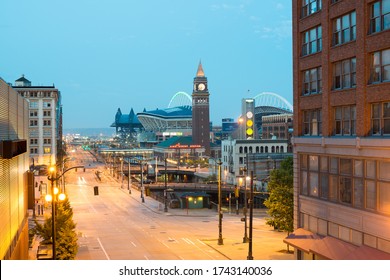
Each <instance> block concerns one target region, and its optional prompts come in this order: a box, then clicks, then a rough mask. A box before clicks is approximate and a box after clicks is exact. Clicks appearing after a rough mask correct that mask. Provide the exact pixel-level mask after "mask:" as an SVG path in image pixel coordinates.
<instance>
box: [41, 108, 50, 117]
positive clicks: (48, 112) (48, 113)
mask: <svg viewBox="0 0 390 280" xmlns="http://www.w3.org/2000/svg"><path fill="white" fill-rule="evenodd" d="M43 116H44V117H50V116H51V111H47V110H45V111H43Z"/></svg>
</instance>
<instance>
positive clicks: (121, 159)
mask: <svg viewBox="0 0 390 280" xmlns="http://www.w3.org/2000/svg"><path fill="white" fill-rule="evenodd" d="M119 160H120V162H121V189H123V158H122V157H121V158H119Z"/></svg>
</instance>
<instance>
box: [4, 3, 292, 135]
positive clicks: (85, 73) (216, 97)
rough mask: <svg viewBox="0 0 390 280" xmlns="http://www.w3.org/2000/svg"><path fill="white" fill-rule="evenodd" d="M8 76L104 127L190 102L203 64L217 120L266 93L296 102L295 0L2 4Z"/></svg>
mask: <svg viewBox="0 0 390 280" xmlns="http://www.w3.org/2000/svg"><path fill="white" fill-rule="evenodd" d="M1 6H2V7H1V10H2V16H1V17H0V36H1V44H0V57H1V59H0V77H1V78H2V79H3V80H5V81H6V82H8V83H12V84H14V82H15V80H17V79H18V78H20V77H21V75H25V77H26V78H27V79H28V80H30V81H31V82H32V85H33V86H34V85H35V86H48V85H53V84H54V85H55V87H56V88H57V89H59V90H60V92H61V94H62V105H63V126H64V128H65V129H70V128H105V127H109V126H110V125H111V124H112V123H113V122H114V120H115V114H116V112H117V110H118V108H120V109H121V111H122V113H124V114H128V113H129V112H130V110H131V109H133V110H134V112H135V113H139V112H142V111H143V110H144V109H146V110H147V111H149V110H155V109H157V108H159V109H163V108H168V104H169V101H170V100H171V98H172V97H173V96H174V95H175V93H177V92H180V91H183V92H186V93H188V94H190V95H191V93H192V88H193V80H194V77H195V76H196V72H197V68H198V64H199V62H200V61H201V63H202V66H203V70H204V72H205V76H206V77H207V79H208V87H209V92H210V120H211V121H212V122H213V125H221V123H222V119H223V118H233V119H237V118H238V117H239V116H240V111H241V100H242V99H243V98H254V97H255V96H256V95H258V94H260V93H263V92H273V93H276V94H278V95H280V96H282V97H284V98H285V99H287V100H288V101H289V102H290V103H292V95H293V94H292V34H291V30H292V20H291V18H292V12H291V0H276V1H265V0H196V1H195V0H194V1H188V0H186V1H184V0H142V1H140V0H99V1H97V0H67V1H60V0H34V1H31V0H18V1H15V0H2V5H1Z"/></svg>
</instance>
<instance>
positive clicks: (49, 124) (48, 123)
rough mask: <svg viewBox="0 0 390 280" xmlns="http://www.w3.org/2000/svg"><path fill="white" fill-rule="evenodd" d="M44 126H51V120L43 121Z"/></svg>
mask: <svg viewBox="0 0 390 280" xmlns="http://www.w3.org/2000/svg"><path fill="white" fill-rule="evenodd" d="M43 126H51V120H43Z"/></svg>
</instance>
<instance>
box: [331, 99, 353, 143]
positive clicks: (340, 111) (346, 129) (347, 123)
mask: <svg viewBox="0 0 390 280" xmlns="http://www.w3.org/2000/svg"><path fill="white" fill-rule="evenodd" d="M334 111H335V116H334V135H343V136H350V135H356V106H355V105H353V106H340V107H336V108H335V110H334Z"/></svg>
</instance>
